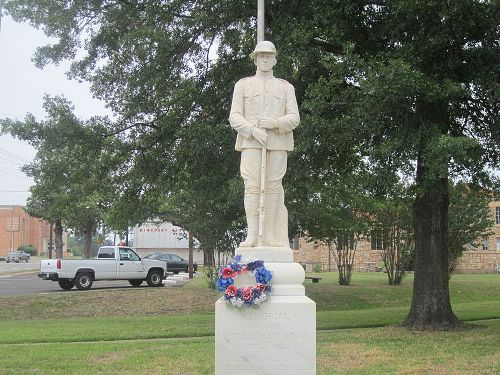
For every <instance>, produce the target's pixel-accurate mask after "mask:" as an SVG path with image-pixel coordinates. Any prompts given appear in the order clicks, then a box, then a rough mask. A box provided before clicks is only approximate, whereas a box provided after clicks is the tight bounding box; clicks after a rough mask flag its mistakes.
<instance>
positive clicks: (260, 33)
mask: <svg viewBox="0 0 500 375" xmlns="http://www.w3.org/2000/svg"><path fill="white" fill-rule="evenodd" d="M264 2H265V0H257V43H259V42H262V41H263V40H264V6H265V4H264ZM260 161H261V164H260V202H259V239H258V244H257V246H258V247H262V246H264V220H265V217H266V213H265V203H266V164H267V149H266V147H265V145H263V146H262V152H261V158H260Z"/></svg>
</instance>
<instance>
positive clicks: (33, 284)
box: [0, 272, 148, 296]
mask: <svg viewBox="0 0 500 375" xmlns="http://www.w3.org/2000/svg"><path fill="white" fill-rule="evenodd" d="M123 288H126V289H132V286H130V284H129V283H128V281H126V280H118V281H96V282H95V283H94V285H92V288H91V289H90V290H89V291H80V290H78V289H76V288H73V289H71V291H66V290H62V289H61V288H60V287H59V284H58V283H57V282H55V281H50V280H42V279H40V278H39V277H38V276H37V275H36V272H32V273H26V274H21V275H11V276H0V296H27V295H36V294H43V293H86V292H92V291H96V290H103V289H123ZM140 288H148V286H147V284H146V283H144V284H143V285H141V286H140ZM134 289H135V288H134Z"/></svg>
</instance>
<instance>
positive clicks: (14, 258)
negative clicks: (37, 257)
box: [5, 250, 30, 263]
mask: <svg viewBox="0 0 500 375" xmlns="http://www.w3.org/2000/svg"><path fill="white" fill-rule="evenodd" d="M22 260H24V261H25V262H26V263H28V261H29V260H30V255H29V254H28V253H26V252H24V251H22V250H21V251H11V252H10V253H8V254H7V258H6V259H5V261H6V262H7V263H10V262H16V263H19V262H20V261H22Z"/></svg>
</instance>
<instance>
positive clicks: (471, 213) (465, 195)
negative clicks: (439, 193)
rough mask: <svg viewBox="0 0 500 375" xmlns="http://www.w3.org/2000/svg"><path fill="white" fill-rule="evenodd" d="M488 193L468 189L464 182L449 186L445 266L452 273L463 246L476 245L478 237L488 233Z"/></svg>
mask: <svg viewBox="0 0 500 375" xmlns="http://www.w3.org/2000/svg"><path fill="white" fill-rule="evenodd" d="M490 200H491V195H490V194H487V193H485V192H484V191H477V190H472V189H471V188H470V187H469V186H467V185H466V184H457V185H455V186H450V210H449V213H448V259H449V263H448V267H449V274H450V276H451V274H452V273H453V271H454V269H455V265H456V262H457V260H458V258H460V257H461V256H462V254H463V252H464V251H465V250H468V249H471V248H476V247H477V246H478V245H479V244H478V240H479V239H480V238H482V237H484V236H488V235H490V234H491V228H492V226H493V224H494V223H493V220H492V218H491V212H490V208H489V205H488V203H489V202H490Z"/></svg>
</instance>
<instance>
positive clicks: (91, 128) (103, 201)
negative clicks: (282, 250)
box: [0, 97, 116, 258]
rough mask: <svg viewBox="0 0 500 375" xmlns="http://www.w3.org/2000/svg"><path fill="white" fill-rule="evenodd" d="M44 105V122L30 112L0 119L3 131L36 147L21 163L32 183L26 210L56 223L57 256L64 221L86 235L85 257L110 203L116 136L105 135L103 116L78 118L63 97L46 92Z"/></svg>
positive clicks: (59, 249) (60, 244) (60, 245)
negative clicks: (30, 159) (29, 158)
mask: <svg viewBox="0 0 500 375" xmlns="http://www.w3.org/2000/svg"><path fill="white" fill-rule="evenodd" d="M44 109H45V112H46V114H47V116H46V118H45V119H44V120H42V121H37V120H36V119H35V118H34V117H33V116H32V115H27V116H26V118H25V119H24V120H23V121H16V120H10V119H4V120H0V125H1V128H2V131H3V132H9V133H10V134H11V135H12V136H14V137H16V138H18V139H21V140H24V141H27V142H29V143H30V144H31V145H32V146H33V147H34V148H35V149H36V151H37V152H36V155H35V158H34V160H33V162H31V163H30V164H28V165H26V166H25V167H24V168H23V170H24V171H25V173H26V174H27V175H29V176H31V177H32V178H33V179H34V182H35V183H34V185H33V186H31V187H30V193H31V195H30V197H29V198H28V202H27V206H26V209H27V211H28V213H29V214H30V215H32V216H35V217H38V218H41V219H44V220H47V221H49V222H50V223H52V224H54V232H55V244H56V255H57V257H59V258H60V257H62V248H63V243H62V233H63V225H64V226H65V227H66V228H71V229H73V230H74V231H76V232H77V233H79V234H81V235H82V236H84V238H85V244H86V246H85V248H84V256H86V257H90V255H91V253H90V244H91V238H92V235H93V234H94V233H95V230H96V228H97V226H98V225H99V223H100V222H101V221H102V218H103V214H104V211H105V209H106V207H107V206H108V201H109V198H107V195H109V185H108V184H107V181H110V177H111V176H112V171H113V167H114V166H115V162H116V160H115V157H114V156H113V153H112V151H114V148H115V147H114V144H116V141H115V140H114V139H113V138H109V137H107V136H106V135H107V133H106V127H105V124H106V122H107V120H106V119H103V118H97V117H96V118H92V119H90V120H87V121H82V120H80V119H78V118H77V117H76V116H75V115H74V114H73V109H74V108H73V107H72V105H71V103H69V102H68V101H67V100H66V99H64V98H62V97H54V98H52V97H45V99H44Z"/></svg>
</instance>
